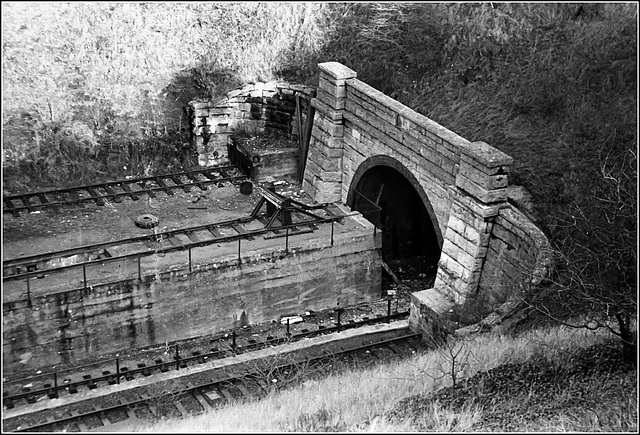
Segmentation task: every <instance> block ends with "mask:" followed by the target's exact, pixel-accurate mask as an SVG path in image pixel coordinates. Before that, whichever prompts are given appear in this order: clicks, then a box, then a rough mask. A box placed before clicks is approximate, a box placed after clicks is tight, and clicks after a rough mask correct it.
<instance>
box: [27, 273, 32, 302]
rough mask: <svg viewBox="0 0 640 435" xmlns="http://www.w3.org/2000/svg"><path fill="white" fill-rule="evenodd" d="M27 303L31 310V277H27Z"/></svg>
mask: <svg viewBox="0 0 640 435" xmlns="http://www.w3.org/2000/svg"><path fill="white" fill-rule="evenodd" d="M27 301H28V303H29V308H31V283H30V282H29V277H27Z"/></svg>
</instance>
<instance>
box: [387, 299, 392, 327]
mask: <svg viewBox="0 0 640 435" xmlns="http://www.w3.org/2000/svg"><path fill="white" fill-rule="evenodd" d="M387 323H391V297H389V296H387Z"/></svg>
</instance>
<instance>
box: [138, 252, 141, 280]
mask: <svg viewBox="0 0 640 435" xmlns="http://www.w3.org/2000/svg"><path fill="white" fill-rule="evenodd" d="M140 257H142V256H141V255H138V281H140V282H142V265H141V264H140Z"/></svg>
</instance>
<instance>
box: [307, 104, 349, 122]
mask: <svg viewBox="0 0 640 435" xmlns="http://www.w3.org/2000/svg"><path fill="white" fill-rule="evenodd" d="M311 106H312V107H313V108H314V109H316V111H317V112H316V116H325V117H327V118H329V119H330V120H332V121H335V122H342V119H343V111H342V110H336V109H335V108H333V107H331V106H329V105H328V104H326V103H324V102H323V101H322V100H320V99H318V98H313V99H312V100H311Z"/></svg>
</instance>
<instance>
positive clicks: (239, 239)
mask: <svg viewBox="0 0 640 435" xmlns="http://www.w3.org/2000/svg"><path fill="white" fill-rule="evenodd" d="M241 240H242V239H241V238H238V266H240V241H241Z"/></svg>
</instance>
